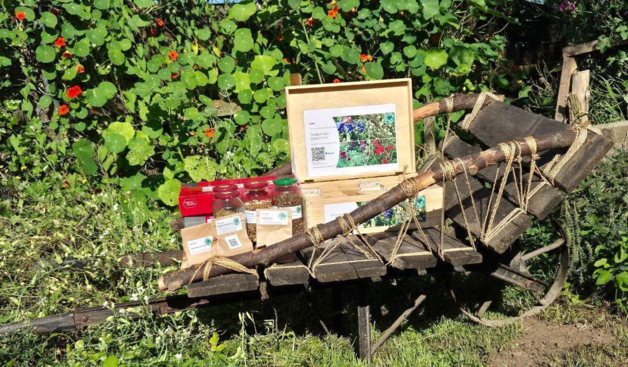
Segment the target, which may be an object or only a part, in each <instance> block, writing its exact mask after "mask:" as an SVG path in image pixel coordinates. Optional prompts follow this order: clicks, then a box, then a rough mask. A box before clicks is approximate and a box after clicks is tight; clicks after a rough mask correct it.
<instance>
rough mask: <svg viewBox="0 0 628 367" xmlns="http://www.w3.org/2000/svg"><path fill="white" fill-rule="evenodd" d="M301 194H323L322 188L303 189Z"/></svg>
mask: <svg viewBox="0 0 628 367" xmlns="http://www.w3.org/2000/svg"><path fill="white" fill-rule="evenodd" d="M301 194H303V196H321V190H320V189H302V190H301Z"/></svg>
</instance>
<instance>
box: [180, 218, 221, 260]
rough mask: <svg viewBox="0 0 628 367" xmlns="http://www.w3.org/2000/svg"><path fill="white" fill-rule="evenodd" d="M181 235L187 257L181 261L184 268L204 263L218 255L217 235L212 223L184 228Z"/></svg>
mask: <svg viewBox="0 0 628 367" xmlns="http://www.w3.org/2000/svg"><path fill="white" fill-rule="evenodd" d="M181 237H182V239H183V251H184V252H185V258H184V259H183V262H182V263H181V267H182V268H187V267H190V266H191V265H194V264H200V263H203V262H205V261H207V260H209V259H211V258H212V257H214V256H216V254H217V253H218V252H219V249H218V244H217V243H216V235H215V234H214V229H213V226H212V225H211V223H205V224H200V225H197V226H193V227H188V228H183V229H182V230H181Z"/></svg>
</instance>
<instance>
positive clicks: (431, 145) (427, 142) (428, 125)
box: [423, 116, 436, 157]
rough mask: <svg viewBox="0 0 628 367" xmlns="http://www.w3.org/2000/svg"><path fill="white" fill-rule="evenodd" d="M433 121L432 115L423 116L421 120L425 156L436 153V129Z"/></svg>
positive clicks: (434, 120) (434, 119) (434, 118)
mask: <svg viewBox="0 0 628 367" xmlns="http://www.w3.org/2000/svg"><path fill="white" fill-rule="evenodd" d="M435 122H436V117H434V116H430V117H427V118H425V120H424V122H423V142H424V143H423V150H424V152H423V153H424V157H427V156H430V155H432V154H435V153H436V129H435V128H434V123H435Z"/></svg>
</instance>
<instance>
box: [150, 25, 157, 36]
mask: <svg viewBox="0 0 628 367" xmlns="http://www.w3.org/2000/svg"><path fill="white" fill-rule="evenodd" d="M158 34H159V32H158V31H157V28H155V27H150V29H149V30H148V35H149V36H151V37H156V36H157V35H158Z"/></svg>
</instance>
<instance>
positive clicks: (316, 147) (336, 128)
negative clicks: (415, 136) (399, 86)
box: [303, 103, 399, 177]
mask: <svg viewBox="0 0 628 367" xmlns="http://www.w3.org/2000/svg"><path fill="white" fill-rule="evenodd" d="M303 121H304V124H305V146H306V154H307V169H308V175H309V176H310V177H322V176H334V175H356V174H362V173H371V172H381V171H394V170H397V169H398V168H399V163H398V161H397V154H398V152H397V149H398V148H397V111H396V105H395V104H394V103H390V104H382V105H371V106H359V107H343V108H330V109H320V110H306V111H303Z"/></svg>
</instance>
